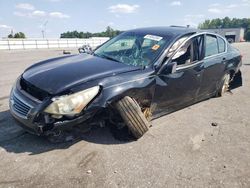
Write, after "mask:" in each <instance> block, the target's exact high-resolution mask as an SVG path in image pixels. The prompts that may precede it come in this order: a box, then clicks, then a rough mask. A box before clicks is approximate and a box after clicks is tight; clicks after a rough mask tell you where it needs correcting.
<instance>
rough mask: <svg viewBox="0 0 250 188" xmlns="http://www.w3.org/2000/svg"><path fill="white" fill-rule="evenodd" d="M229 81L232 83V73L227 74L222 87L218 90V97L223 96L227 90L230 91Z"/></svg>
mask: <svg viewBox="0 0 250 188" xmlns="http://www.w3.org/2000/svg"><path fill="white" fill-rule="evenodd" d="M229 83H230V74H228V73H227V74H225V75H224V77H223V79H222V83H221V86H220V88H219V89H218V91H217V94H216V96H217V97H222V96H223V95H224V94H225V93H226V92H227V91H229Z"/></svg>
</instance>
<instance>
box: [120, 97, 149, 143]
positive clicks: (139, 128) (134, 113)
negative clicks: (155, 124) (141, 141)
mask: <svg viewBox="0 0 250 188" xmlns="http://www.w3.org/2000/svg"><path fill="white" fill-rule="evenodd" d="M115 107H116V109H117V110H118V112H119V113H120V115H121V117H122V119H123V121H124V122H125V124H126V125H127V126H128V128H129V130H130V131H131V133H132V134H133V136H134V137H135V138H137V139H138V138H140V137H142V136H143V135H144V134H145V133H146V132H147V131H148V129H149V122H148V120H147V119H146V117H145V116H144V114H143V113H142V111H141V108H140V106H139V105H138V104H137V102H136V101H135V100H133V99H132V98H130V97H128V96H127V97H124V98H123V99H121V100H119V101H118V102H117V103H116V104H115Z"/></svg>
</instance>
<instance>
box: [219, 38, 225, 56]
mask: <svg viewBox="0 0 250 188" xmlns="http://www.w3.org/2000/svg"><path fill="white" fill-rule="evenodd" d="M218 45H219V53H223V52H225V51H226V44H225V41H224V40H223V39H222V38H221V37H218Z"/></svg>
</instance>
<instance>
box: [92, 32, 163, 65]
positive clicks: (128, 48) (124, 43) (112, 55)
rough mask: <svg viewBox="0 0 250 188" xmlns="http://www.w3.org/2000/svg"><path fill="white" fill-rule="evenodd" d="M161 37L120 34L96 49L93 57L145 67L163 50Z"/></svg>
mask: <svg viewBox="0 0 250 188" xmlns="http://www.w3.org/2000/svg"><path fill="white" fill-rule="evenodd" d="M165 44H166V40H165V39H164V38H163V37H161V36H156V35H149V34H146V35H143V34H139V33H131V32H130V33H124V34H121V35H119V36H117V37H115V38H113V39H111V40H110V41H108V42H107V43H105V44H104V45H102V46H101V47H100V48H98V49H97V50H96V51H95V52H94V55H96V56H99V57H102V58H106V59H110V60H112V61H116V62H120V63H124V64H127V65H133V66H147V65H149V64H151V63H153V61H154V60H155V58H157V57H158V55H159V54H160V52H161V51H162V50H163V49H164V47H165Z"/></svg>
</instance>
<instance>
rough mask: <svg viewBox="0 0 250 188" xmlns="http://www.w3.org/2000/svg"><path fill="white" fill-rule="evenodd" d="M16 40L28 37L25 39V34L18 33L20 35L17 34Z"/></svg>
mask: <svg viewBox="0 0 250 188" xmlns="http://www.w3.org/2000/svg"><path fill="white" fill-rule="evenodd" d="M14 38H22V39H24V38H26V37H25V34H24V33H23V32H18V33H15V35H14Z"/></svg>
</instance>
